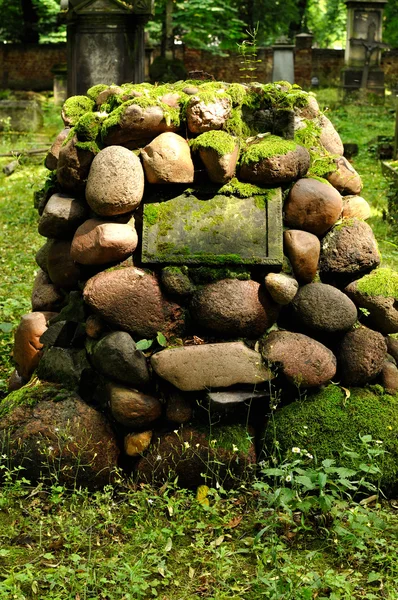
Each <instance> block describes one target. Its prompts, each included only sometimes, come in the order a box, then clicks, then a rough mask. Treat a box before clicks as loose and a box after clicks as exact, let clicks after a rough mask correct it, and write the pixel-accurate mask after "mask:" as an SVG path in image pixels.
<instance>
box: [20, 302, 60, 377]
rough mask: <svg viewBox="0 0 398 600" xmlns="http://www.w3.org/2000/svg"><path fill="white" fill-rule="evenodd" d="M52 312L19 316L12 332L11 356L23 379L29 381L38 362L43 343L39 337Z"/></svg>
mask: <svg viewBox="0 0 398 600" xmlns="http://www.w3.org/2000/svg"><path fill="white" fill-rule="evenodd" d="M55 315H56V313H53V312H32V313H28V314H27V315H23V316H22V317H21V321H20V323H19V325H18V327H17V328H16V330H15V334H14V349H13V358H14V361H15V363H16V365H17V371H18V373H19V375H20V376H21V377H23V379H25V380H26V381H29V379H30V378H31V376H32V373H33V371H34V370H35V369H36V367H37V365H38V364H39V360H40V357H41V350H42V348H43V344H42V343H41V342H40V337H41V336H42V335H43V333H44V332H45V331H46V329H47V324H48V321H49V320H50V319H51V317H54V316H55Z"/></svg>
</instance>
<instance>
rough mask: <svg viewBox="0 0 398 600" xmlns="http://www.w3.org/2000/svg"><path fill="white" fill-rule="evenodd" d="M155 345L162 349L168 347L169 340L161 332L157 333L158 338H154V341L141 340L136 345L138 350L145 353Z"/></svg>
mask: <svg viewBox="0 0 398 600" xmlns="http://www.w3.org/2000/svg"><path fill="white" fill-rule="evenodd" d="M154 344H156V345H158V346H160V347H161V348H166V347H167V338H166V336H165V335H164V334H163V333H162V332H161V331H158V332H157V335H156V338H154V339H153V340H147V339H143V340H139V341H138V342H137V343H136V348H137V349H138V350H143V351H145V350H149V348H152V347H153V345H154Z"/></svg>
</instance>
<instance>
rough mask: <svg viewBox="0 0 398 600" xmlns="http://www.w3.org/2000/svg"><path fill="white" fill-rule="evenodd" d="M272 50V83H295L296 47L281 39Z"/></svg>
mask: <svg viewBox="0 0 398 600" xmlns="http://www.w3.org/2000/svg"><path fill="white" fill-rule="evenodd" d="M272 50H273V67H272V81H288V82H289V83H294V45H293V44H290V43H289V41H288V39H287V38H285V37H281V38H279V39H278V40H277V41H276V44H275V45H274V46H272Z"/></svg>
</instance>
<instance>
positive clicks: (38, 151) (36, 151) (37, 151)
mask: <svg viewBox="0 0 398 600" xmlns="http://www.w3.org/2000/svg"><path fill="white" fill-rule="evenodd" d="M44 152H48V148H34V149H33V150H12V151H11V152H7V153H6V154H0V158H4V157H6V156H10V157H14V156H22V155H27V156H29V155H30V154H42V153H44Z"/></svg>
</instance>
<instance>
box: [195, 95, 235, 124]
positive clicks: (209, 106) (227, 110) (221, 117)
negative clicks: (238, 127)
mask: <svg viewBox="0 0 398 600" xmlns="http://www.w3.org/2000/svg"><path fill="white" fill-rule="evenodd" d="M231 109H232V104H231V100H230V98H229V97H228V96H226V94H225V92H223V91H222V92H221V94H220V97H219V98H217V97H215V98H214V100H210V101H209V100H207V99H206V100H204V99H201V97H200V96H192V97H191V99H190V100H189V102H188V104H187V123H188V129H189V131H190V132H191V133H204V132H205V131H210V130H213V129H222V128H223V126H224V124H225V122H226V121H227V119H228V117H229V116H230V114H231Z"/></svg>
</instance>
